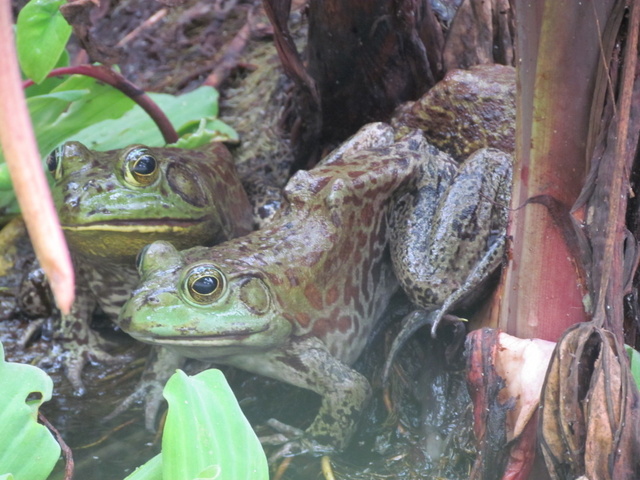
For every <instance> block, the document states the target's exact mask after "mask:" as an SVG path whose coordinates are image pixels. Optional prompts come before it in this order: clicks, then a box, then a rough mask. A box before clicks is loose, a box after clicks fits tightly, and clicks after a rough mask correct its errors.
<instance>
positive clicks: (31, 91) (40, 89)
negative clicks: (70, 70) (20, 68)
mask: <svg viewBox="0 0 640 480" xmlns="http://www.w3.org/2000/svg"><path fill="white" fill-rule="evenodd" d="M68 66H69V52H67V51H66V50H65V51H64V52H62V55H61V56H60V59H59V60H58V63H56V64H55V65H54V67H53V68H54V69H56V68H60V67H68ZM65 80H66V78H65V77H64V76H56V77H47V78H45V79H44V80H43V81H42V82H41V83H36V84H35V85H31V86H30V87H28V88H27V89H25V91H24V94H25V96H26V97H27V98H29V97H35V96H36V95H44V94H46V93H49V92H51V90H53V89H54V88H56V87H57V86H58V85H60V84H61V83H63V82H64V81H65Z"/></svg>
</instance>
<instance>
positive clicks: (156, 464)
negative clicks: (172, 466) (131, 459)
mask: <svg viewBox="0 0 640 480" xmlns="http://www.w3.org/2000/svg"><path fill="white" fill-rule="evenodd" d="M124 480H162V454H158V455H156V456H155V457H153V458H152V459H151V460H149V461H148V462H147V463H145V464H144V465H142V466H141V467H138V468H136V469H135V470H134V471H133V473H132V474H131V475H129V476H127V478H125V479H124Z"/></svg>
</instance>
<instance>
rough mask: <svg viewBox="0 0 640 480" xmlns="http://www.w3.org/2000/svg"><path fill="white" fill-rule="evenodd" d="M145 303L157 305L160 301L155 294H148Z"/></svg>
mask: <svg viewBox="0 0 640 480" xmlns="http://www.w3.org/2000/svg"><path fill="white" fill-rule="evenodd" d="M147 303H151V304H154V305H158V304H159V303H160V300H159V299H158V297H156V296H155V295H149V296H148V297H147Z"/></svg>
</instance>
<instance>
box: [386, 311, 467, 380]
mask: <svg viewBox="0 0 640 480" xmlns="http://www.w3.org/2000/svg"><path fill="white" fill-rule="evenodd" d="M446 311H447V310H446V308H439V309H438V310H433V311H431V312H427V311H426V310H422V309H417V310H413V311H412V312H411V313H409V314H408V315H407V316H406V317H404V318H403V319H402V329H401V330H400V333H399V334H398V336H396V338H395V339H394V340H393V344H392V345H391V348H390V349H389V354H388V356H387V360H386V362H385V364H384V369H383V370H382V383H383V385H387V382H388V380H389V373H390V372H391V366H392V365H393V362H394V360H395V358H396V355H397V354H398V352H399V351H400V349H401V348H402V346H403V345H404V344H405V343H406V342H407V340H409V338H411V336H412V335H413V334H414V333H415V332H416V331H417V330H418V329H420V328H422V327H424V326H426V325H431V335H432V337H434V338H435V336H436V332H437V329H438V326H439V325H440V323H441V321H442V320H443V319H445V320H449V321H451V322H456V321H458V322H460V321H461V319H460V318H458V317H455V316H453V315H446Z"/></svg>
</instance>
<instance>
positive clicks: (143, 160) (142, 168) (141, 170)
mask: <svg viewBox="0 0 640 480" xmlns="http://www.w3.org/2000/svg"><path fill="white" fill-rule="evenodd" d="M155 169H156V159H155V158H153V157H152V156H151V155H143V156H142V157H140V158H139V159H138V160H137V161H136V163H135V165H134V166H133V171H134V172H135V173H137V174H138V175H151V174H152V173H153V172H154V171H155Z"/></svg>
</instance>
